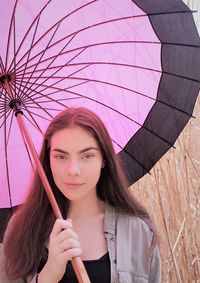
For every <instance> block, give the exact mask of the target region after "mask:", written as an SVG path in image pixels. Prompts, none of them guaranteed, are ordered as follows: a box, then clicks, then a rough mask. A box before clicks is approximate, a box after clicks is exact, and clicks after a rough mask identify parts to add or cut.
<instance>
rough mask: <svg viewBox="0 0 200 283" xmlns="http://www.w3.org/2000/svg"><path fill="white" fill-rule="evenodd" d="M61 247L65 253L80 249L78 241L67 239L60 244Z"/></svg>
mask: <svg viewBox="0 0 200 283" xmlns="http://www.w3.org/2000/svg"><path fill="white" fill-rule="evenodd" d="M59 246H60V248H61V249H62V250H63V251H65V250H68V249H73V248H80V243H79V242H78V241H77V240H76V239H73V238H67V239H66V240H64V241H62V242H60V243H59Z"/></svg>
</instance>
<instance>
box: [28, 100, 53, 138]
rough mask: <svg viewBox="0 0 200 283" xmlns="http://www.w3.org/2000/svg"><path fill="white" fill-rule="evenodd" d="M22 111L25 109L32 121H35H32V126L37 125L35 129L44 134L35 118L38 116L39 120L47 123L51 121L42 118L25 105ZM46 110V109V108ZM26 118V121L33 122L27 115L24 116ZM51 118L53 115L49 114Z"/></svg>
mask: <svg viewBox="0 0 200 283" xmlns="http://www.w3.org/2000/svg"><path fill="white" fill-rule="evenodd" d="M22 109H25V110H26V112H27V113H28V114H29V115H30V117H31V119H32V120H33V121H32V125H35V128H36V129H38V130H39V132H40V133H42V130H41V128H40V126H39V125H38V123H37V122H36V120H35V118H34V117H33V116H37V117H38V118H42V119H43V120H46V121H50V120H49V119H47V118H45V117H44V116H42V115H39V114H37V113H35V112H33V111H30V110H29V109H28V107H26V105H23V106H22ZM45 109H46V108H45ZM24 116H25V117H26V119H27V120H28V121H29V122H31V120H30V119H29V118H28V116H27V115H24ZM49 116H51V115H50V114H49ZM52 118H53V116H51V119H52Z"/></svg>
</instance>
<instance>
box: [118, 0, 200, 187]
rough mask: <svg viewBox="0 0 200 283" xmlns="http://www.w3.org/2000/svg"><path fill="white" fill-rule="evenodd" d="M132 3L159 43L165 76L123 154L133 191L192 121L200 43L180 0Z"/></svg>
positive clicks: (198, 86) (199, 83) (199, 69)
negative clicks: (145, 19) (190, 120)
mask: <svg viewBox="0 0 200 283" xmlns="http://www.w3.org/2000/svg"><path fill="white" fill-rule="evenodd" d="M133 2H134V3H136V4H137V5H138V6H139V7H140V8H141V9H142V10H143V11H144V12H145V13H146V14H148V15H149V19H150V22H151V24H152V27H153V29H154V31H155V33H156V34H157V36H158V38H159V40H160V42H161V46H162V47H161V63H162V76H161V80H160V84H159V88H158V95H157V100H156V102H155V104H154V106H153V107H152V109H151V111H150V112H149V114H148V116H147V118H146V120H145V122H144V124H143V126H142V127H141V128H140V130H139V131H138V132H137V133H136V134H135V135H134V136H133V137H132V138H131V139H130V140H129V142H128V143H127V144H126V146H125V147H124V149H123V150H122V151H121V152H120V153H119V157H120V159H121V161H122V164H123V166H124V168H125V171H126V173H127V177H128V179H129V184H130V185H131V184H133V183H134V182H136V181H137V180H139V179H140V178H141V177H142V176H144V175H145V174H146V173H148V172H149V171H150V170H151V168H152V167H153V166H154V165H155V164H156V162H157V161H158V160H159V159H160V158H161V157H162V156H163V155H164V154H165V153H166V152H167V151H168V150H169V149H170V148H171V147H173V145H174V143H175V141H176V139H177V138H178V136H179V134H180V133H181V131H182V130H183V128H184V127H185V125H186V124H187V122H188V121H189V119H190V118H191V117H192V112H193V109H194V105H195V102H196V99H197V97H198V94H199V90H200V38H199V35H198V32H197V29H196V26H195V23H194V19H193V15H192V13H193V12H192V11H191V10H190V9H189V8H188V7H187V6H186V5H185V4H184V3H183V2H182V1H181V0H173V1H169V0H159V1H156V0H153V1H146V0H133ZM174 93H175V94H176V96H175V97H174V95H173V94H174ZM130 152H131V154H130Z"/></svg>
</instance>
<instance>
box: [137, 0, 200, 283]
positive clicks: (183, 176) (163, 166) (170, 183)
mask: <svg viewBox="0 0 200 283" xmlns="http://www.w3.org/2000/svg"><path fill="white" fill-rule="evenodd" d="M185 2H186V3H187V4H190V7H191V8H192V9H197V8H200V7H199V6H200V1H194V0H189V1H185ZM198 5H199V6H198ZM198 12H199V11H198ZM197 15H199V14H196V21H197V24H198V26H199V27H200V23H199V22H198V21H200V19H199V17H197ZM199 113H200V98H199V99H198V100H197V103H196V106H195V110H194V113H193V114H194V116H195V117H196V118H195V119H191V120H190V122H189V123H188V125H187V126H186V128H185V129H184V131H183V132H182V134H181V135H180V137H179V139H178V141H177V142H176V144H175V147H176V149H171V150H170V151H169V152H168V153H167V154H166V155H165V156H164V157H163V158H162V159H161V160H160V161H159V162H158V163H157V164H156V166H154V168H153V169H152V171H151V175H147V176H145V177H143V178H142V179H141V180H140V181H139V182H137V183H136V184H134V185H133V186H132V188H133V192H134V195H135V196H136V197H137V198H138V199H139V201H140V202H141V203H143V204H144V205H145V206H146V207H147V209H148V211H149V212H150V214H151V215H152V217H153V219H154V222H155V224H156V227H157V230H158V234H159V237H160V251H161V259H162V282H163V283H168V282H170V283H176V282H177V283H180V282H184V283H190V282H191V283H197V282H198V283H200V115H199Z"/></svg>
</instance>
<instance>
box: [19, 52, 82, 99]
mask: <svg viewBox="0 0 200 283" xmlns="http://www.w3.org/2000/svg"><path fill="white" fill-rule="evenodd" d="M83 51H84V50H81V51H80V52H79V53H78V54H76V55H75V56H74V57H73V59H74V58H76V57H77V56H79V55H80V54H81V53H82V52H83ZM73 59H71V60H73ZM71 60H69V61H68V62H70V61H71ZM68 62H67V63H66V64H65V65H64V66H62V65H61V66H60V67H59V68H58V70H56V71H55V72H54V73H53V74H52V75H51V76H49V77H48V78H47V79H45V80H44V81H43V82H42V84H43V85H44V83H45V82H46V81H48V80H50V79H51V78H52V77H53V76H54V75H55V74H56V73H58V72H59V71H60V70H62V69H63V68H64V67H65V66H66V65H67V64H68ZM84 68H86V67H85V66H84V67H83V69H84ZM38 79H39V78H38ZM64 79H65V78H62V79H61V80H59V81H57V82H55V83H54V84H52V85H55V84H58V83H59V82H61V81H63V80H64ZM36 81H37V80H36ZM34 84H35V85H36V82H34ZM52 85H50V87H51V86H52ZM39 86H41V85H39ZM39 86H36V87H35V88H34V89H33V90H34V91H35V90H36V89H37V88H38V87H39ZM47 88H49V86H47V87H46V88H44V89H43V91H44V90H45V89H47ZM25 94H26V93H25ZM25 94H24V95H25ZM29 94H30V93H28V94H27V95H29Z"/></svg>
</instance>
